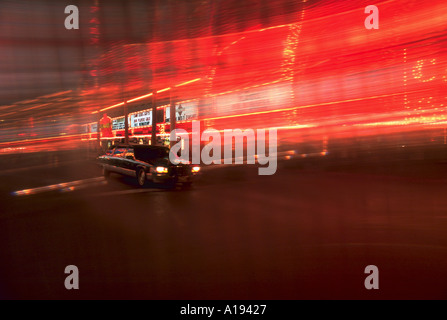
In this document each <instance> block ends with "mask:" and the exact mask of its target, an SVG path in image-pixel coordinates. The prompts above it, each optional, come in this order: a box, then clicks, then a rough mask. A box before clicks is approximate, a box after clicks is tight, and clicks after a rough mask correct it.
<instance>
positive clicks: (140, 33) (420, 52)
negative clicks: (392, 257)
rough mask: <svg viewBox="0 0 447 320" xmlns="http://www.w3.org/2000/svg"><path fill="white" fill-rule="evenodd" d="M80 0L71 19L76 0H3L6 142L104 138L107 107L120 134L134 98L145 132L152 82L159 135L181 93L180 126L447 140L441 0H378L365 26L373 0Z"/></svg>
mask: <svg viewBox="0 0 447 320" xmlns="http://www.w3.org/2000/svg"><path fill="white" fill-rule="evenodd" d="M70 4H74V5H77V6H78V8H79V17H80V21H79V29H78V30H76V29H72V30H67V29H66V28H65V27H64V21H65V19H66V17H67V16H68V14H65V13H64V9H65V6H66V5H68V3H63V2H60V1H57V2H56V1H2V2H1V4H0V5H1V8H0V14H1V17H0V40H1V43H2V50H1V59H0V61H1V70H2V72H1V82H2V85H1V88H0V90H1V91H0V102H1V106H0V110H1V117H0V118H1V119H0V126H1V129H0V130H1V136H0V139H1V141H0V142H1V152H2V153H8V152H16V151H19V152H26V151H32V150H33V149H34V148H38V147H40V148H42V150H46V149H52V148H56V149H57V148H79V146H80V145H86V144H88V142H89V141H90V144H97V143H98V141H97V138H98V136H97V132H98V126H97V122H98V121H99V119H100V118H101V116H102V115H103V114H104V113H107V114H108V115H109V116H111V117H112V119H113V121H114V123H113V129H114V130H113V136H108V137H106V136H102V137H101V138H102V139H109V140H117V141H119V138H122V137H123V136H124V131H123V129H124V119H123V117H124V114H125V113H124V110H123V102H124V101H127V102H128V105H129V122H130V127H129V137H130V138H132V137H133V138H135V139H134V140H135V141H137V138H148V137H150V134H151V132H152V131H151V129H150V128H151V123H150V122H147V123H143V125H142V124H138V123H136V121H135V122H133V121H132V119H131V117H132V115H133V113H134V115H135V116H141V114H138V112H140V111H144V110H149V107H150V106H151V105H152V103H153V100H152V98H151V97H150V94H151V93H153V92H156V91H160V93H159V94H158V95H157V100H156V102H155V103H156V104H157V108H158V109H159V110H160V111H159V112H157V113H159V114H158V117H157V123H159V125H158V127H157V133H158V134H159V135H162V136H163V134H165V135H166V134H168V133H169V127H168V126H165V125H166V124H167V123H169V117H170V114H169V113H170V110H169V105H170V104H171V103H174V104H176V108H177V109H176V116H177V120H178V121H179V124H178V126H179V127H182V128H185V129H188V128H190V121H191V120H200V121H201V125H202V130H204V129H206V128H208V127H213V128H215V129H224V128H225V129H229V128H241V129H245V128H253V129H255V128H277V129H278V130H279V133H278V136H279V144H280V146H286V145H287V147H288V148H290V146H292V149H294V150H296V152H298V153H299V154H310V153H321V154H322V155H328V154H332V155H336V154H337V156H341V157H351V156H358V155H359V154H361V153H365V152H374V151H378V150H385V149H386V152H385V153H386V154H390V156H391V157H395V156H396V153H397V154H401V153H403V151H402V150H401V149H402V148H411V147H414V146H421V145H423V146H425V147H426V149H430V148H432V147H445V146H446V110H447V109H446V107H447V105H446V102H447V101H446V95H445V88H446V85H447V71H446V68H447V67H446V63H447V61H446V41H445V40H446V34H445V21H446V13H445V10H444V9H445V8H444V2H443V1H441V0H439V1H431V2H430V3H429V4H423V5H422V4H421V3H420V2H419V1H381V2H377V3H376V4H375V5H377V6H378V8H379V11H380V15H379V18H380V28H379V29H378V30H374V29H373V30H367V29H366V28H365V26H364V20H365V19H366V17H367V16H368V15H367V14H365V13H364V8H365V7H366V6H367V5H369V4H370V2H369V1H313V0H310V1H301V0H293V1H260V0H257V1H231V0H225V1H205V0H204V1H182V0H180V1H132V2H127V1H107V2H101V1H75V2H70ZM161 92H162V93H161ZM182 103H183V104H182ZM110 107H112V108H110ZM178 108H180V112H179V109H178ZM182 108H183V109H182ZM185 109H186V110H185ZM182 110H185V111H183V114H182V112H181V111H182ZM162 111H163V112H162ZM186 120H189V121H186ZM31 140H32V142H29V141H31ZM26 141H28V142H26ZM147 142H148V141H147V140H145V141H143V143H147ZM44 145H45V146H44ZM17 148H18V149H17ZM413 151H414V150H413ZM418 152H419V153H418V154H417V152H414V153H412V152H410V153H412V154H413V155H414V156H418V157H424V156H425V155H424V154H421V153H420V152H423V151H421V150H419V151H418ZM424 152H427V151H424ZM391 154H392V155H391Z"/></svg>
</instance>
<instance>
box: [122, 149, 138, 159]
mask: <svg viewBox="0 0 447 320" xmlns="http://www.w3.org/2000/svg"><path fill="white" fill-rule="evenodd" d="M124 158H126V159H135V155H134V152H133V149H127V150H126V154H125V155H124Z"/></svg>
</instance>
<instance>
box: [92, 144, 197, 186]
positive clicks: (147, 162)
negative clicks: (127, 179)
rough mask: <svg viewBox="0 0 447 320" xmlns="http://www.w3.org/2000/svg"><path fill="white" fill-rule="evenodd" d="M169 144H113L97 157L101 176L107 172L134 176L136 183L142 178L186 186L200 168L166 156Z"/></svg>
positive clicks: (141, 184)
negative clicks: (164, 145) (163, 145)
mask: <svg viewBox="0 0 447 320" xmlns="http://www.w3.org/2000/svg"><path fill="white" fill-rule="evenodd" d="M169 152H170V150H169V148H166V147H161V146H150V145H139V144H137V145H117V146H113V147H112V148H111V149H109V150H108V151H107V152H106V154H104V155H101V156H99V157H98V158H97V160H98V162H99V165H100V166H101V167H102V170H103V174H104V177H105V178H108V177H109V175H110V173H112V172H113V173H118V174H122V175H127V176H131V177H134V178H135V179H136V181H137V183H138V185H139V186H144V184H145V183H146V181H152V182H155V183H161V184H166V185H171V186H175V185H177V184H182V185H183V186H190V185H191V183H192V182H193V180H194V178H195V177H196V176H197V174H198V173H199V171H200V167H199V166H193V165H191V164H190V163H189V162H188V161H185V160H182V159H180V158H178V157H177V156H175V157H176V160H175V161H174V162H171V161H170V160H169Z"/></svg>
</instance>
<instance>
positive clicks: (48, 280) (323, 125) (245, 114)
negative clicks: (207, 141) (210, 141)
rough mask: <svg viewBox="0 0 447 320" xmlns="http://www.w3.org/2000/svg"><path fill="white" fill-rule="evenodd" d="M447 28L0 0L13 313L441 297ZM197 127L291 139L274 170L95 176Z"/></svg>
mask: <svg viewBox="0 0 447 320" xmlns="http://www.w3.org/2000/svg"><path fill="white" fill-rule="evenodd" d="M68 5H76V6H77V7H78V8H79V29H71V30H68V29H66V28H65V25H64V22H65V19H66V18H67V16H68V14H66V13H64V10H65V7H66V6H68ZM368 5H375V6H377V8H378V9H379V29H372V30H368V29H367V28H365V25H364V22H365V19H366V18H367V16H368V14H365V12H364V10H365V7H366V6H368ZM446 22H447V10H446V1H445V0H432V1H425V2H424V1H420V0H407V1H403V0H387V1H375V2H374V3H373V2H372V1H370V0H368V1H366V0H355V1H353V0H319V1H318V0H307V1H306V0H243V1H242V0H213V1H212V0H175V1H174V0H154V1H143V0H135V1H115V0H108V1H100V0H79V1H71V0H70V1H50V0H47V1H45V0H38V1H31V0H29V1H25V0H19V1H16V0H14V1H12V0H11V1H8V0H2V1H0V70H1V72H0V82H1V85H0V178H1V179H0V209H1V210H0V248H1V250H0V261H2V264H1V265H0V274H1V275H2V278H0V297H1V298H37V299H40V298H61V297H63V298H68V299H71V298H153V299H160V298H162V299H163V298H164V299H173V298H176V299H184V298H187V299H196V298H197V299H209V298H219V299H220V298H224V299H239V298H242V299H276V298H278V299H281V298H282V299H295V298H389V299H393V298H398V299H401V298H442V299H445V298H446V297H447V277H446V276H445V270H446V268H447V265H446V264H447V261H446V260H445V257H446V256H447V253H446V252H447V236H446V235H447V234H446V232H445V231H446V228H447V224H446V223H447V219H446V213H447V198H446V197H445V194H446V192H447V184H446V181H447V132H446V130H447V93H446V92H447V91H446V88H447V41H446V40H447V32H446V31H447V28H446V26H447V24H446ZM174 113H175V115H174ZM126 116H127V117H128V120H127V121H126V120H125V117H126ZM154 118H155V119H156V121H155V123H153V120H154ZM101 119H105V120H101ZM174 119H175V121H174ZM192 121H200V127H201V130H202V131H203V130H205V129H207V128H214V129H217V130H224V129H234V128H238V129H276V130H277V134H278V161H279V163H278V170H277V172H276V173H275V174H274V175H273V176H258V175H257V173H255V172H257V171H256V168H255V166H249V165H242V166H227V167H223V166H221V167H219V166H215V167H219V168H218V169H216V168H215V167H214V168H211V167H203V168H202V169H203V170H202V174H203V176H202V179H201V180H200V181H199V182H198V183H197V184H196V186H195V188H193V189H192V190H183V191H179V192H177V191H173V192H170V191H167V190H163V189H160V188H155V187H154V188H152V187H150V188H143V189H139V188H137V187H136V185H135V181H133V180H132V179H130V180H126V179H120V178H116V179H111V180H108V181H105V180H104V178H103V177H102V176H100V175H101V172H100V170H99V168H98V167H97V166H96V164H95V163H94V159H95V157H97V156H98V155H99V154H100V153H101V152H104V149H105V148H107V147H110V146H111V145H112V144H117V143H122V142H125V141H126V140H128V141H129V142H132V143H140V144H153V143H157V144H164V145H169V143H170V141H169V133H170V130H171V129H172V128H173V127H174V126H173V124H174V123H175V128H182V129H185V130H187V131H189V130H191V127H192ZM171 122H172V123H171ZM152 125H154V128H152ZM126 132H127V137H126ZM153 133H155V134H156V138H153V136H152V134H153ZM154 137H155V136H154ZM252 169H253V170H252ZM70 264H74V265H76V266H78V267H79V270H80V277H81V288H82V289H81V290H77V291H75V290H71V291H70V290H66V289H65V288H64V286H63V282H64V277H65V276H66V275H64V273H63V270H64V268H65V266H67V265H70ZM370 264H374V265H377V266H378V267H379V270H380V277H381V278H380V289H379V290H366V289H365V287H364V282H363V281H364V278H365V274H364V268H365V266H366V265H370Z"/></svg>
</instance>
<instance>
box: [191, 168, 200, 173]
mask: <svg viewBox="0 0 447 320" xmlns="http://www.w3.org/2000/svg"><path fill="white" fill-rule="evenodd" d="M191 171H192V172H199V171H200V167H192V170H191Z"/></svg>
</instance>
